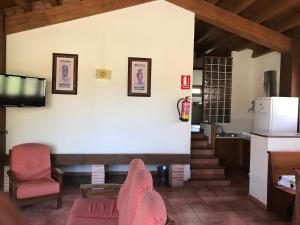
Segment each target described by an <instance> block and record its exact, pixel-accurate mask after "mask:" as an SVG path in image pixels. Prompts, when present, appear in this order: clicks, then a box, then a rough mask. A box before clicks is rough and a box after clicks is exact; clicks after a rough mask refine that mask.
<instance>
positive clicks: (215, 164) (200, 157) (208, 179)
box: [185, 132, 230, 186]
mask: <svg viewBox="0 0 300 225" xmlns="http://www.w3.org/2000/svg"><path fill="white" fill-rule="evenodd" d="M190 166H191V179H190V180H189V181H187V182H186V183H185V185H187V186H227V185H230V180H229V179H228V178H227V177H226V176H225V167H222V166H221V165H220V164H219V159H218V158H217V157H216V155H215V150H214V148H213V147H212V146H211V145H209V143H208V137H207V136H205V135H204V134H203V133H200V132H199V133H198V132H197V133H192V138H191V161H190Z"/></svg>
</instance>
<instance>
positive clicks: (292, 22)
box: [272, 13, 300, 33]
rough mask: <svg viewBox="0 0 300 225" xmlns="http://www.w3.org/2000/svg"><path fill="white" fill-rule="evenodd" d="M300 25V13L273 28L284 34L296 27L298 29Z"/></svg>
mask: <svg viewBox="0 0 300 225" xmlns="http://www.w3.org/2000/svg"><path fill="white" fill-rule="evenodd" d="M299 25H300V13H297V14H294V15H291V16H289V17H287V18H284V20H283V21H282V22H278V23H276V24H275V25H274V27H272V28H273V29H274V30H277V31H279V32H281V33H282V32H285V31H288V30H290V29H292V28H294V27H297V26H299Z"/></svg>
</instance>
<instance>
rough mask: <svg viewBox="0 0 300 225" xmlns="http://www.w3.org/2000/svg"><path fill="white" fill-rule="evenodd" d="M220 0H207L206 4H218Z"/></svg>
mask: <svg viewBox="0 0 300 225" xmlns="http://www.w3.org/2000/svg"><path fill="white" fill-rule="evenodd" d="M219 1H221V0H207V2H209V3H211V4H214V5H215V4H218V2H219Z"/></svg>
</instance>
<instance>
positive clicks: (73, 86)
mask: <svg viewBox="0 0 300 225" xmlns="http://www.w3.org/2000/svg"><path fill="white" fill-rule="evenodd" d="M52 65H53V67H52V93H53V94H68V95H76V94H77V79H78V55H74V54H63V53H53V64H52Z"/></svg>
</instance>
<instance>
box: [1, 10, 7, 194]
mask: <svg viewBox="0 0 300 225" xmlns="http://www.w3.org/2000/svg"><path fill="white" fill-rule="evenodd" d="M4 19H5V18H4V14H3V13H1V12H0V73H5V64H6V35H5V30H4ZM5 130H6V109H5V108H4V107H0V191H2V190H3V181H4V156H5V153H6V149H5V147H6V138H5V133H4V132H3V131H5ZM1 131H2V132H1Z"/></svg>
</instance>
